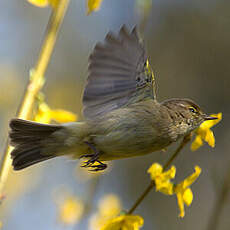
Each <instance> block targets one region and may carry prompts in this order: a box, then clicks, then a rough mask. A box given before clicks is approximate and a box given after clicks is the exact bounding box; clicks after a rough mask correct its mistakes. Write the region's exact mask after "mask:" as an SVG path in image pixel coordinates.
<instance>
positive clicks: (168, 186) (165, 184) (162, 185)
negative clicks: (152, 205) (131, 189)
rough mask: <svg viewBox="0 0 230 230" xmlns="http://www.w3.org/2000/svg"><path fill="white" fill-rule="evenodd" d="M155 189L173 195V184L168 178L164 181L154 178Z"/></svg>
mask: <svg viewBox="0 0 230 230" xmlns="http://www.w3.org/2000/svg"><path fill="white" fill-rule="evenodd" d="M155 183H156V191H159V192H162V193H164V194H165V195H173V192H174V185H173V183H172V182H170V181H169V180H167V181H164V180H161V179H156V180H155Z"/></svg>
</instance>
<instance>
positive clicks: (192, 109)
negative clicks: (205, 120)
mask: <svg viewBox="0 0 230 230" xmlns="http://www.w3.org/2000/svg"><path fill="white" fill-rule="evenodd" d="M189 111H190V112H192V113H197V110H196V109H195V108H193V107H189Z"/></svg>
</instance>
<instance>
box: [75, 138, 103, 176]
mask: <svg viewBox="0 0 230 230" xmlns="http://www.w3.org/2000/svg"><path fill="white" fill-rule="evenodd" d="M86 144H87V145H88V146H89V147H90V148H91V149H92V150H93V152H94V153H93V154H85V155H82V156H81V157H80V158H90V159H89V160H87V161H85V162H84V163H83V164H82V165H81V167H83V168H92V169H91V170H90V171H95V172H96V171H102V170H105V169H106V168H107V165H106V164H104V163H102V162H101V161H100V160H99V157H100V152H99V151H98V150H97V149H96V148H95V146H93V145H92V144H91V143H88V142H86ZM95 163H96V164H95Z"/></svg>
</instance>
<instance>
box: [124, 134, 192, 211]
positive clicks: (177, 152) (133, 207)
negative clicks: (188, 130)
mask: <svg viewBox="0 0 230 230" xmlns="http://www.w3.org/2000/svg"><path fill="white" fill-rule="evenodd" d="M190 139H191V135H190V134H189V135H187V136H185V137H184V139H183V140H182V142H181V143H180V145H179V146H178V148H177V149H176V151H175V152H174V154H173V155H172V156H171V158H170V159H169V160H168V161H167V162H166V164H165V165H164V167H163V169H164V170H166V169H167V168H168V167H169V166H170V165H171V163H172V162H173V161H174V160H175V159H176V157H177V156H178V154H179V153H180V152H181V150H182V149H183V148H184V146H185V145H186V144H187V143H188V142H189V141H190ZM154 187H155V181H151V182H150V184H149V186H148V187H147V188H146V189H145V190H144V192H143V193H142V194H141V195H140V197H139V198H138V199H137V201H136V202H135V203H134V205H133V206H132V208H131V209H130V210H129V211H128V214H132V213H133V212H134V211H135V210H136V208H137V207H138V206H139V204H140V203H141V202H142V201H143V200H144V198H145V197H146V196H147V195H148V194H149V192H150V191H151V190H152V189H153V188H154Z"/></svg>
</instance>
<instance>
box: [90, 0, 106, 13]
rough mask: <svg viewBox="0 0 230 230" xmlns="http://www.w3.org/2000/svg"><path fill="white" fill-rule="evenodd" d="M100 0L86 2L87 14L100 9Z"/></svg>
mask: <svg viewBox="0 0 230 230" xmlns="http://www.w3.org/2000/svg"><path fill="white" fill-rule="evenodd" d="M101 3H102V0H87V14H88V15H89V14H91V13H92V12H93V11H98V10H99V9H100V6H101Z"/></svg>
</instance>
